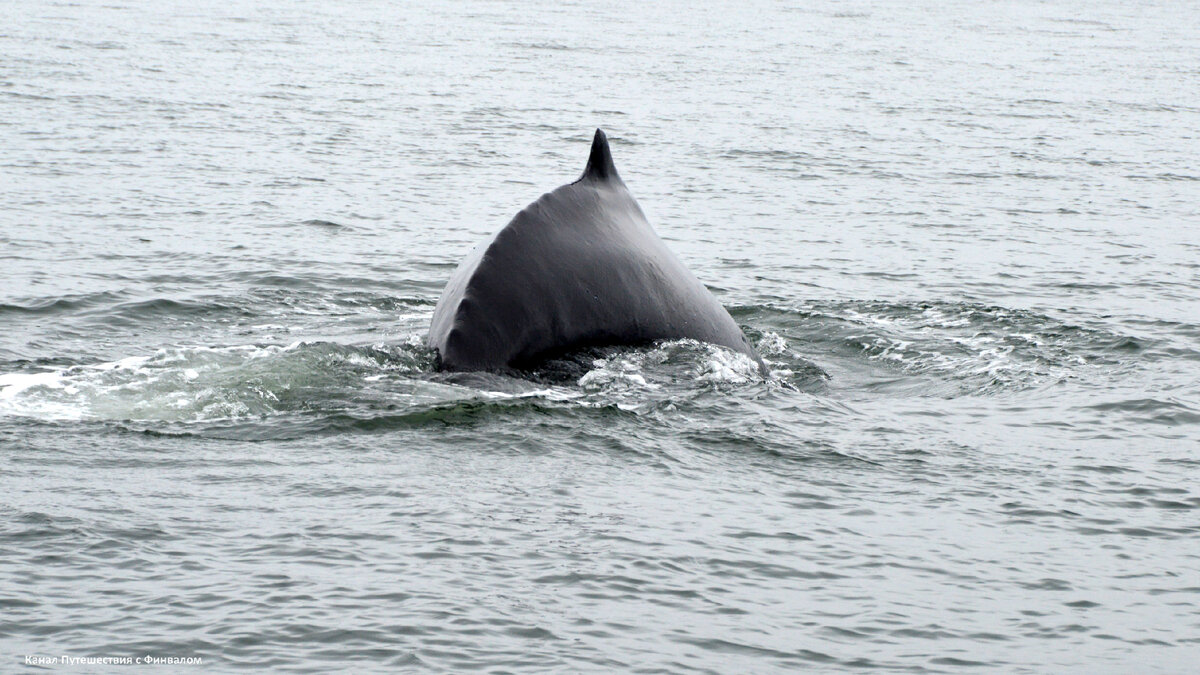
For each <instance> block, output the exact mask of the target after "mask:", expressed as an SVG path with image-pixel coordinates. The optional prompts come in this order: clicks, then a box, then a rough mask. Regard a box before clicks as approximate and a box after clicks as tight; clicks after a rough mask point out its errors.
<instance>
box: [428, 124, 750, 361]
mask: <svg viewBox="0 0 1200 675" xmlns="http://www.w3.org/2000/svg"><path fill="white" fill-rule="evenodd" d="M685 338H690V339H693V340H698V341H701V342H706V343H711V344H715V345H720V346H722V347H726V348H728V349H730V350H733V351H735V352H738V353H741V354H745V355H746V356H748V357H749V358H750V359H751V360H752V361H753V362H754V363H755V364H757V366H758V369H759V371H760V372H762V373H765V372H766V366H765V364H764V363H763V360H762V359H761V358H760V357H759V355H758V353H757V352H755V350H754V347H753V346H752V345H751V344H750V341H749V340H748V339H747V338H746V335H745V334H744V333H743V332H742V329H741V328H740V327H739V326H738V324H737V323H736V322H735V321H734V320H733V317H732V316H730V314H729V312H728V311H727V310H726V309H725V308H724V307H723V306H722V305H721V303H720V302H719V301H718V300H717V298H716V297H715V296H713V294H712V293H711V292H710V291H709V290H708V288H707V287H705V285H704V284H703V283H701V281H700V280H699V279H697V278H696V277H695V275H693V274H692V273H691V272H689V271H688V270H687V268H686V267H684V265H683V263H682V262H680V260H679V258H677V257H676V256H675V255H674V254H673V253H672V252H671V251H670V249H668V248H667V245H666V243H664V242H663V240H662V239H661V238H660V237H659V236H658V234H656V233H655V231H654V229H653V228H652V227H651V226H650V223H649V222H648V221H647V220H646V215H645V214H644V213H643V212H642V209H641V207H640V206H639V205H638V203H637V200H635V199H634V198H633V195H632V194H631V193H630V192H629V189H628V188H627V187H626V186H625V183H624V181H622V180H621V176H620V175H619V174H618V173H617V168H616V166H615V164H614V163H613V156H612V150H611V149H610V148H609V144H608V138H607V136H606V135H605V134H604V132H603V131H602V130H600V129H597V130H596V134H595V136H594V138H593V139H592V147H591V152H590V154H589V156H588V160H587V166H586V167H585V168H584V170H583V175H581V176H580V177H579V179H578V180H576V181H575V182H573V183H570V184H567V185H563V186H562V187H559V188H557V189H555V190H553V191H551V192H548V193H546V194H544V195H542V196H541V197H540V198H539V199H538V200H537V201H535V202H533V203H532V204H530V205H529V206H526V207H525V208H524V209H522V210H521V211H520V212H519V213H517V215H516V216H515V217H514V218H513V219H512V220H511V221H510V222H509V223H508V224H507V225H505V226H504V227H503V228H502V229H501V230H499V231H498V232H496V233H495V234H494V235H493V236H492V237H490V238H489V239H487V240H485V241H483V242H481V243H480V244H479V245H478V246H476V247H475V249H474V250H473V251H471V253H470V254H468V255H467V257H466V259H464V260H463V261H462V263H461V264H459V266H458V267H457V269H455V271H454V272H453V273H452V274H451V276H450V280H449V281H448V282H447V284H446V287H445V289H444V290H443V291H442V295H441V297H440V299H439V300H438V302H437V305H436V307H435V308H434V311H433V319H432V320H431V322H430V326H429V335H428V338H427V339H428V343H429V346H431V347H432V348H433V349H434V351H435V352H436V362H437V364H438V368H439V369H440V370H444V371H521V370H528V369H530V368H533V367H536V366H537V365H538V364H539V363H542V362H544V361H546V360H547V359H549V358H554V357H556V356H562V355H565V354H568V353H570V352H573V351H578V350H583V349H587V348H593V347H605V346H613V345H647V344H653V343H655V342H658V341H664V340H678V339H685Z"/></svg>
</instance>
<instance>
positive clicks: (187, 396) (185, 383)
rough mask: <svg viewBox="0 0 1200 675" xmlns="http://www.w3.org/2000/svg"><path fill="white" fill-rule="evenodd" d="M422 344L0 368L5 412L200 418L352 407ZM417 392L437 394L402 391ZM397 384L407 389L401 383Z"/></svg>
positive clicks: (416, 367) (205, 352)
mask: <svg viewBox="0 0 1200 675" xmlns="http://www.w3.org/2000/svg"><path fill="white" fill-rule="evenodd" d="M431 363H432V356H431V355H430V354H429V353H428V350H427V349H425V348H423V347H420V346H419V345H417V344H405V345H401V346H398V347H389V346H384V345H379V346H373V347H352V346H344V345H337V344H333V343H322V342H316V343H302V342H297V343H294V344H292V345H288V346H279V345H241V346H230V347H178V348H171V349H160V350H158V351H157V352H155V353H154V354H151V355H148V356H133V357H128V358H124V359H119V360H116V361H110V362H105V363H99V364H94V365H81V366H72V367H68V368H62V369H57V370H50V371H43V372H33V373H9V374H3V375H0V414H6V415H14V416H22V417H32V418H38V419H46V420H80V421H89V420H91V421H94V420H145V421H151V420H153V421H164V422H196V421H205V420H219V419H237V418H248V417H255V416H262V415H268V414H275V413H281V412H289V411H297V410H306V409H312V408H314V407H315V408H321V407H332V408H336V407H338V406H339V405H341V406H347V405H349V404H350V403H351V402H352V401H354V400H355V399H356V398H361V397H363V396H369V395H372V392H386V391H388V388H387V387H384V386H382V385H376V386H375V387H373V388H365V387H364V386H363V383H364V382H366V381H372V382H378V381H379V380H381V379H383V378H386V377H388V376H389V375H393V376H394V375H403V374H406V373H413V372H420V371H427V370H429V369H430V367H431ZM397 389H398V388H392V390H391V393H393V394H400V395H403V394H407V395H408V396H409V397H411V398H421V397H422V395H423V394H424V395H425V396H426V397H427V398H436V395H434V394H430V393H429V392H420V391H411V390H410V391H407V392H404V391H398V390H397ZM399 389H401V390H402V389H403V388H402V387H400V388H399Z"/></svg>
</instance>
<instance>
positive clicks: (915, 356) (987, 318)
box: [747, 301, 1146, 395]
mask: <svg viewBox="0 0 1200 675" xmlns="http://www.w3.org/2000/svg"><path fill="white" fill-rule="evenodd" d="M747 318H748V320H750V322H751V323H754V324H757V325H762V326H766V327H769V331H775V332H777V333H779V334H781V335H783V336H785V337H786V339H787V340H788V341H790V342H793V343H795V344H799V345H803V346H804V349H805V353H806V354H813V355H818V356H816V358H817V360H821V359H823V358H827V357H826V356H822V355H828V357H831V358H835V359H838V360H840V361H842V362H845V363H846V365H847V367H850V368H851V369H861V365H865V364H864V363H863V362H864V360H865V362H866V364H871V365H872V366H873V367H877V368H883V369H886V370H891V371H897V370H898V371H900V372H903V373H908V374H910V375H916V376H922V377H925V378H932V380H931V381H932V382H933V383H934V385H935V386H934V387H933V391H936V392H938V393H943V394H944V393H949V394H951V395H955V394H962V393H996V392H1000V391H1008V390H1020V389H1026V388H1031V387H1038V386H1044V385H1047V384H1053V383H1057V382H1061V381H1064V380H1069V379H1075V378H1078V377H1081V376H1083V375H1084V374H1086V373H1089V372H1092V371H1097V370H1099V369H1098V368H1097V367H1098V366H1108V367H1110V368H1109V370H1110V371H1112V370H1115V369H1114V368H1111V367H1112V366H1118V367H1119V366H1123V365H1125V364H1126V363H1127V362H1128V361H1130V360H1131V356H1133V355H1136V354H1137V353H1138V352H1140V351H1142V350H1143V349H1144V348H1145V347H1146V345H1145V344H1143V341H1142V340H1140V339H1139V338H1137V337H1134V336H1131V335H1122V334H1118V333H1116V332H1113V331H1109V330H1104V329H1096V328H1088V327H1084V326H1079V325H1074V324H1071V323H1068V322H1066V321H1063V320H1061V319H1057V318H1054V317H1051V316H1048V315H1045V314H1040V313H1037V312H1033V311H1029V310H1020V309H1011V308H1006V307H997V306H988V305H981V304H975V303H966V302H939V301H932V302H887V301H814V302H810V303H806V304H804V305H801V306H799V307H797V308H794V309H780V308H773V307H761V308H751V310H750V316H748V317H747ZM855 364H859V365H855ZM908 384H912V383H911V382H910V383H908Z"/></svg>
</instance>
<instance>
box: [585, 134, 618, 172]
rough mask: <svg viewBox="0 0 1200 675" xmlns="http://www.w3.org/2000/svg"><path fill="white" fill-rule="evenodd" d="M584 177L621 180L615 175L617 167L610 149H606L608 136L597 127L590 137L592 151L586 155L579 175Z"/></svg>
mask: <svg viewBox="0 0 1200 675" xmlns="http://www.w3.org/2000/svg"><path fill="white" fill-rule="evenodd" d="M585 178H590V179H592V180H597V181H604V180H613V179H616V180H621V177H620V176H618V175H617V167H616V165H614V164H613V158H612V151H611V150H609V149H608V137H607V136H605V135H604V132H603V131H601V130H599V129H597V130H596V136H595V138H593V139H592V153H591V154H590V155H588V163H587V167H586V168H585V169H584V170H583V175H582V176H580V177H579V179H580V180H583V179H585Z"/></svg>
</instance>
